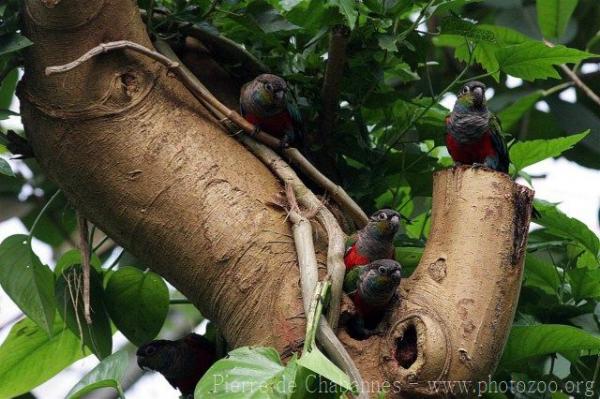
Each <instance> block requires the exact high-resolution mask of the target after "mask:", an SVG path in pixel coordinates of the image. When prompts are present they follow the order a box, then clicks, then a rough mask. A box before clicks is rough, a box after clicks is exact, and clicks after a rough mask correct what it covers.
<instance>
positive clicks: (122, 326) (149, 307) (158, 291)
mask: <svg viewBox="0 0 600 399" xmlns="http://www.w3.org/2000/svg"><path fill="white" fill-rule="evenodd" d="M105 301H106V309H107V310H108V313H109V315H110V317H111V319H112V320H113V322H114V323H115V325H116V326H117V328H118V329H119V330H120V331H121V332H122V333H123V334H124V335H125V336H126V337H127V338H128V339H129V340H130V341H131V342H133V343H134V344H136V345H137V346H140V345H142V344H143V343H145V342H148V341H151V340H152V339H154V338H155V337H156V336H157V335H158V333H159V332H160V329H161V328H162V325H163V323H164V321H165V319H166V317H167V312H168V311H169V289H168V288H167V284H165V282H164V281H163V279H162V278H161V277H160V276H159V275H158V274H156V273H153V272H151V271H148V272H143V271H141V270H139V269H137V268H135V267H124V268H121V269H119V270H117V271H116V272H115V273H114V274H113V275H112V276H111V277H110V279H109V280H108V283H107V285H106V289H105Z"/></svg>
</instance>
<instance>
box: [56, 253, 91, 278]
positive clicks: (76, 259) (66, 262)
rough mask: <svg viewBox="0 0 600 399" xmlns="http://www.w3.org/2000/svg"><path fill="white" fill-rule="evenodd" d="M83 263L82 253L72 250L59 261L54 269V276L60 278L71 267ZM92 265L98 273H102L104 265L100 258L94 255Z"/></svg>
mask: <svg viewBox="0 0 600 399" xmlns="http://www.w3.org/2000/svg"><path fill="white" fill-rule="evenodd" d="M81 263H82V262H81V251H79V250H77V249H71V250H69V251H67V252H65V253H64V254H62V256H61V257H60V258H59V259H58V261H57V262H56V266H55V267H54V274H55V275H57V276H58V275H60V274H61V273H62V272H63V270H65V269H66V268H68V267H69V266H73V265H80V264H81ZM90 265H91V266H92V267H93V268H94V269H96V271H98V272H101V271H102V264H101V262H100V258H98V255H96V254H92V257H91V259H90Z"/></svg>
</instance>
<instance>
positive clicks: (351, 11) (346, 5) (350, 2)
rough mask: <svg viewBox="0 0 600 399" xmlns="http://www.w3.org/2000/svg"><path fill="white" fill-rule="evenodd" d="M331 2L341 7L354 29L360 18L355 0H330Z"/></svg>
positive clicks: (351, 27)
mask: <svg viewBox="0 0 600 399" xmlns="http://www.w3.org/2000/svg"><path fill="white" fill-rule="evenodd" d="M328 2H329V4H332V5H334V6H336V7H338V8H339V9H340V12H341V13H342V15H343V16H344V17H345V18H346V20H347V21H348V26H350V29H354V25H355V24H356V19H357V18H358V9H357V8H356V1H355V0H329V1H328Z"/></svg>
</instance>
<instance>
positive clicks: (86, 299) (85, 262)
mask: <svg viewBox="0 0 600 399" xmlns="http://www.w3.org/2000/svg"><path fill="white" fill-rule="evenodd" d="M77 224H78V225H79V251H80V252H81V267H82V269H83V315H84V318H85V322H86V323H87V324H88V325H90V324H92V317H91V315H90V256H91V255H90V254H91V253H90V244H89V242H88V238H89V235H88V224H87V220H86V219H85V218H84V217H83V215H82V214H81V212H79V211H77Z"/></svg>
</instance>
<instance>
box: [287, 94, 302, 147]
mask: <svg viewBox="0 0 600 399" xmlns="http://www.w3.org/2000/svg"><path fill="white" fill-rule="evenodd" d="M287 111H288V114H289V115H290V117H291V118H292V124H293V125H294V141H295V142H296V143H304V121H303V120H302V114H301V113H300V109H299V108H298V104H296V102H295V101H294V99H293V98H291V96H288V100H287Z"/></svg>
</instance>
